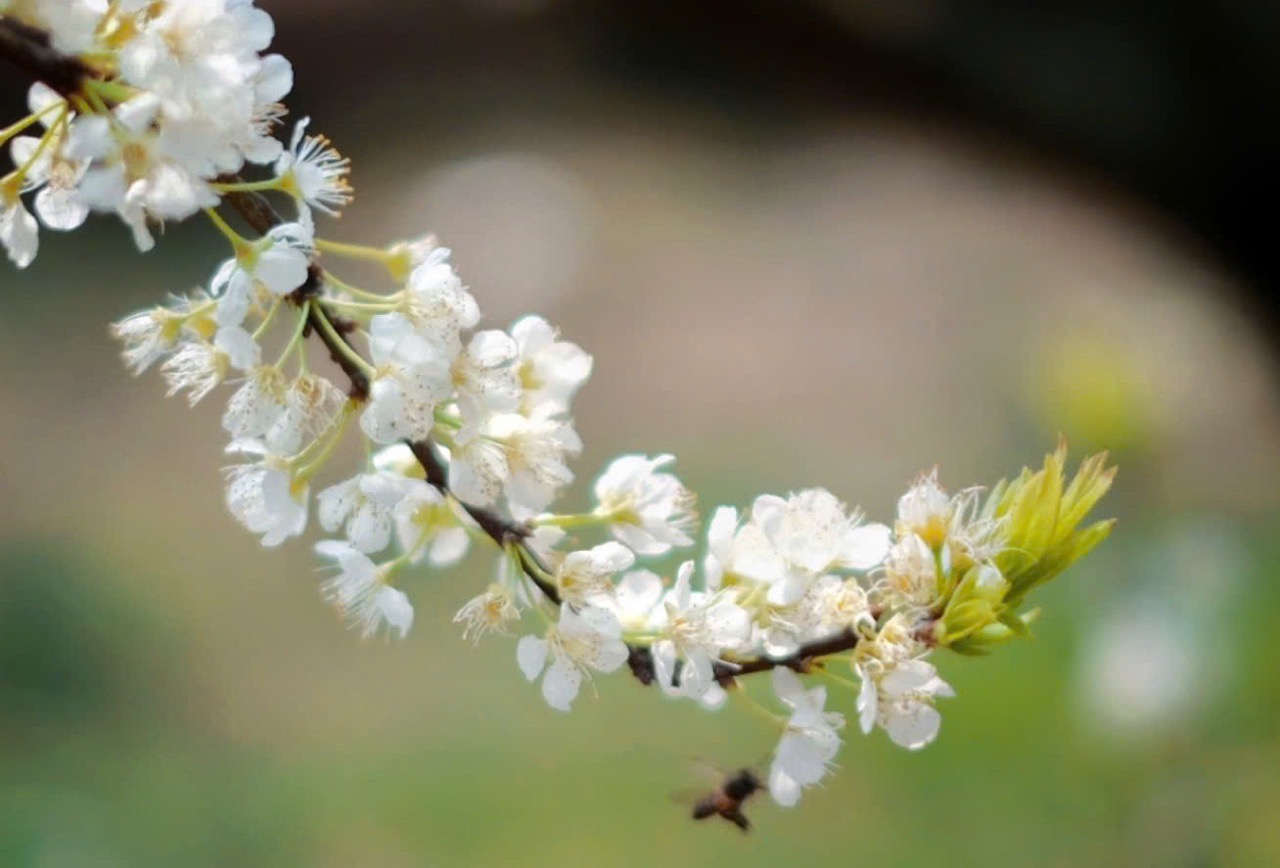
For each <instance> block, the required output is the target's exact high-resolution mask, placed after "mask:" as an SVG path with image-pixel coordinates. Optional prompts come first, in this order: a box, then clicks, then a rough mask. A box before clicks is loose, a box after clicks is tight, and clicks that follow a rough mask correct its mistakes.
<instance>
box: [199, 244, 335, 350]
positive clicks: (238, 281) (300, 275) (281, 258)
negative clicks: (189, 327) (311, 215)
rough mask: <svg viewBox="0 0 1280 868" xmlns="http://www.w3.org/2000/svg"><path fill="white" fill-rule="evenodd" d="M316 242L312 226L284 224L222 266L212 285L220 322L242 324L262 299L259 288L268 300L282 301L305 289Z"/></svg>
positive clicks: (210, 286) (222, 323) (211, 289)
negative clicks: (252, 305) (276, 299)
mask: <svg viewBox="0 0 1280 868" xmlns="http://www.w3.org/2000/svg"><path fill="white" fill-rule="evenodd" d="M313 243H314V239H313V233H312V230H311V229H310V228H309V227H307V226H305V225H303V224H301V223H282V224H281V225H279V226H275V227H273V228H272V229H270V230H269V231H268V232H267V234H266V235H264V236H263V237H262V238H260V239H258V240H257V241H255V242H254V243H253V244H252V245H250V246H249V247H247V248H245V249H244V251H243V252H242V253H241V254H239V255H237V256H236V257H235V258H232V259H228V260H227V261H226V262H224V263H222V265H220V266H219V267H218V270H217V272H216V273H215V274H214V276H213V279H212V280H211V281H210V282H209V290H210V293H211V294H212V295H213V296H214V297H216V298H217V299H218V323H219V324H220V325H239V324H240V323H242V322H243V321H244V318H245V314H246V313H247V312H248V310H249V306H250V305H251V304H252V303H254V302H255V301H257V300H259V299H258V295H259V289H261V290H262V291H263V292H264V293H265V294H266V295H267V297H268V298H280V297H282V296H285V295H288V294H289V293H291V292H293V291H294V290H295V289H297V288H298V287H300V286H302V284H303V283H305V282H306V280H307V268H308V266H309V264H310V261H311V253H312V245H313Z"/></svg>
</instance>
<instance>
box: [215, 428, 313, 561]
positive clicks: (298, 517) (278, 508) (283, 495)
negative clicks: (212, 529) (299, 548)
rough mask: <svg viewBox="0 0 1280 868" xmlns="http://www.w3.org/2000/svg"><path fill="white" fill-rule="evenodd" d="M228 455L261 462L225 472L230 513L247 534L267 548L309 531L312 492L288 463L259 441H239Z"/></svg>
mask: <svg viewBox="0 0 1280 868" xmlns="http://www.w3.org/2000/svg"><path fill="white" fill-rule="evenodd" d="M227 452H228V453H231V454H233V455H247V456H250V457H251V458H257V459H259V460H257V461H253V462H249V463H245V464H237V465H234V466H232V467H229V468H227V469H226V476H227V493H226V496H227V509H229V510H230V511H231V514H232V515H233V516H235V518H236V520H237V521H239V522H240V524H242V525H244V527H245V529H246V530H248V531H249V532H250V533H255V534H261V535H262V544H263V545H264V546H266V547H268V548H271V547H274V546H278V545H280V543H282V542H284V541H285V540H286V539H288V538H289V537H291V536H298V535H299V534H301V533H302V532H303V531H304V530H306V527H307V500H308V497H309V493H310V490H309V488H308V487H307V485H306V484H305V483H304V482H301V481H299V480H297V479H295V478H294V476H293V474H292V472H291V470H290V468H289V465H288V464H287V463H286V462H284V461H282V460H281V459H280V458H278V457H277V456H274V455H272V454H271V453H270V452H268V451H267V448H266V446H265V445H264V444H262V443H260V442H258V441H256V440H238V441H236V442H234V443H232V444H231V445H230V446H228V447H227Z"/></svg>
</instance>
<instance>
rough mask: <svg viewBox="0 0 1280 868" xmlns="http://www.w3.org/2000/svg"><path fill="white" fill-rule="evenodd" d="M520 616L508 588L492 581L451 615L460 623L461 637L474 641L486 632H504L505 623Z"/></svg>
mask: <svg viewBox="0 0 1280 868" xmlns="http://www.w3.org/2000/svg"><path fill="white" fill-rule="evenodd" d="M519 617H520V609H519V607H518V606H517V605H516V601H515V597H514V595H513V594H512V593H511V591H510V589H508V588H505V587H503V586H502V585H501V584H498V583H494V584H492V585H490V586H489V587H488V588H486V589H485V592H484V593H483V594H480V595H479V596H476V597H472V598H471V599H470V600H468V601H467V603H466V604H465V605H464V606H463V607H462V608H461V609H459V610H458V614H456V615H454V616H453V623H455V624H461V625H462V638H463V639H467V640H470V641H472V642H474V643H477V644H478V643H479V641H480V640H481V639H482V638H483V637H484V636H485V635H486V634H488V633H502V634H504V635H505V634H506V633H507V632H508V631H507V625H508V624H510V623H511V622H513V621H515V620H516V619H517V618H519Z"/></svg>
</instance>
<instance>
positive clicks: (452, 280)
mask: <svg viewBox="0 0 1280 868" xmlns="http://www.w3.org/2000/svg"><path fill="white" fill-rule="evenodd" d="M405 303H406V305H407V307H408V310H407V312H406V315H407V316H408V318H409V320H410V321H411V322H412V325H413V327H414V329H415V330H416V331H417V334H418V335H420V336H421V337H422V338H423V339H424V340H427V341H430V342H431V343H433V344H434V345H435V346H436V347H438V348H439V350H440V352H441V353H442V354H443V355H444V356H446V357H447V358H448V359H449V360H450V361H452V360H453V358H454V357H455V356H457V355H458V353H459V352H461V351H462V338H461V334H462V332H463V331H464V330H466V329H470V328H474V327H475V325H476V323H478V322H480V306H479V305H477V304H476V300H475V298H473V297H472V295H471V293H469V292H467V290H466V288H465V287H464V286H463V285H462V280H461V279H460V278H459V277H458V274H457V272H455V271H454V270H453V266H452V265H450V264H449V248H447V247H437V248H434V249H433V250H432V251H431V252H430V253H429V254H427V256H426V258H425V259H424V260H423V261H422V262H421V264H419V265H418V266H417V267H416V268H414V269H413V271H412V272H411V273H410V274H409V281H408V286H407V287H406V292H405Z"/></svg>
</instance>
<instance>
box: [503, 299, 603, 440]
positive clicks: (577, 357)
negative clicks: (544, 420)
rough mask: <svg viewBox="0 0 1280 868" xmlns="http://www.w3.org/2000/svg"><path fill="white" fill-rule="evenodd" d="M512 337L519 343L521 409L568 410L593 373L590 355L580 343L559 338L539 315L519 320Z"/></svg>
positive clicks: (526, 410) (544, 411) (530, 412)
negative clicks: (521, 389) (521, 388)
mask: <svg viewBox="0 0 1280 868" xmlns="http://www.w3.org/2000/svg"><path fill="white" fill-rule="evenodd" d="M511 337H513V338H514V339H515V341H516V344H517V346H518V347H519V357H520V361H519V365H518V373H519V377H520V384H521V386H522V387H523V397H522V405H521V408H520V409H521V412H523V413H524V414H525V415H527V416H532V415H534V414H537V413H544V414H549V413H567V412H569V404H570V402H571V401H572V400H573V396H574V394H575V393H576V392H577V391H578V388H579V387H580V386H581V385H582V384H583V383H585V382H586V381H587V378H588V377H590V376H591V356H590V355H588V354H587V353H586V352H584V351H583V350H582V348H581V347H579V346H578V345H577V344H573V343H569V342H568V341H562V340H559V339H558V337H559V336H558V335H557V333H556V331H555V329H553V328H552V327H551V325H550V324H549V323H548V322H547V321H546V320H545V319H543V318H542V317H540V316H526V317H524V318H523V319H521V320H519V321H518V322H516V323H515V325H513V326H512V327H511Z"/></svg>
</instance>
